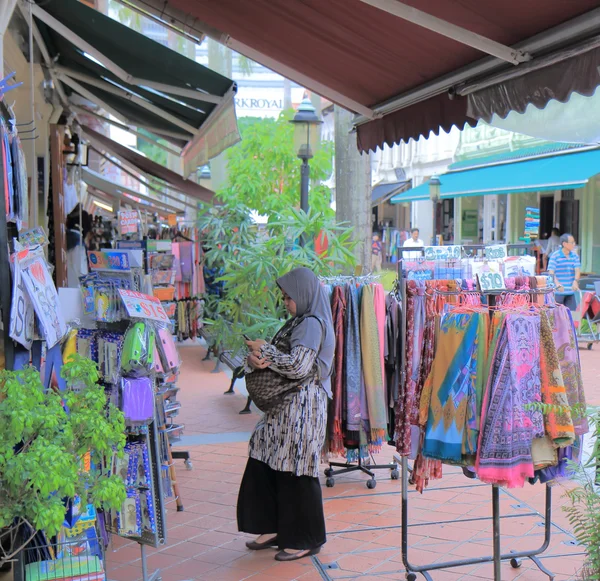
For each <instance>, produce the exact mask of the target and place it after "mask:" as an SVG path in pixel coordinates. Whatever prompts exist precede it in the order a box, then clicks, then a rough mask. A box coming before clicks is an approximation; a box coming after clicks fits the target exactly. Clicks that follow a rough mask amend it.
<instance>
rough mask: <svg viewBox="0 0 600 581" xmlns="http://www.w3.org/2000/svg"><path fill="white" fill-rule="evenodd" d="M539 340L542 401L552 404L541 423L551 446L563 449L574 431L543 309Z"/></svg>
mask: <svg viewBox="0 0 600 581" xmlns="http://www.w3.org/2000/svg"><path fill="white" fill-rule="evenodd" d="M540 340H541V347H542V349H541V353H540V366H541V381H542V402H543V403H544V404H548V405H552V406H553V409H552V411H550V412H548V413H545V414H544V425H545V426H546V433H547V434H548V436H549V437H550V439H551V440H552V442H553V443H554V445H555V446H556V447H557V448H564V447H565V446H569V445H571V444H572V443H573V442H574V441H575V431H574V429H573V419H572V418H571V411H570V409H569V400H568V398H567V392H566V390H565V383H564V381H563V376H562V372H561V370H560V362H559V360H558V353H557V351H556V345H555V343H554V337H553V336H552V327H551V326H550V320H549V319H548V313H547V312H546V311H541V312H540ZM557 406H558V407H557Z"/></svg>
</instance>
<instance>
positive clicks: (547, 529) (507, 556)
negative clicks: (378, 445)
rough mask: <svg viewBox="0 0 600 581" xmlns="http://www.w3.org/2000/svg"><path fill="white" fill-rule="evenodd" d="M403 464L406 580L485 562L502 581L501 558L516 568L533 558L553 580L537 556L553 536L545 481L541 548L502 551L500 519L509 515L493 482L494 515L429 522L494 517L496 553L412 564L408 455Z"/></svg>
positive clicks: (549, 492) (549, 503)
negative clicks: (418, 575)
mask: <svg viewBox="0 0 600 581" xmlns="http://www.w3.org/2000/svg"><path fill="white" fill-rule="evenodd" d="M400 465H401V467H402V470H401V474H402V563H403V564H404V567H406V579H407V581H416V579H417V574H418V573H420V574H421V575H422V576H423V577H424V578H425V579H427V581H433V577H431V575H429V571H438V570H440V569H452V568H454V567H464V566H466V565H480V564H483V563H493V564H494V581H502V571H501V567H502V561H510V565H511V567H512V568H513V569H518V568H519V567H520V566H521V562H522V559H531V560H532V561H533V562H534V563H535V564H536V565H537V567H538V569H539V570H540V571H541V572H542V573H544V574H546V575H547V576H548V577H549V579H550V580H551V581H553V579H554V573H552V572H551V571H549V570H548V569H546V567H544V565H543V564H542V562H541V561H540V560H539V559H538V558H537V556H538V555H541V554H542V553H544V552H545V551H546V549H547V548H548V546H549V545H550V538H551V535H552V488H551V487H550V486H548V485H547V484H546V501H545V509H544V542H543V543H542V546H541V547H540V548H539V549H535V550H532V551H520V552H513V553H502V548H501V544H500V539H501V533H500V521H501V519H503V518H508V517H507V516H504V517H503V516H501V515H500V488H499V487H498V486H497V485H495V484H493V485H492V516H491V517H477V518H473V519H452V520H444V521H437V522H434V523H430V524H432V525H441V524H444V525H447V524H452V523H458V522H469V521H474V520H478V521H479V520H490V518H491V519H492V531H493V533H492V535H493V554H492V555H488V556H485V557H473V558H472V559H457V560H455V561H445V562H436V563H428V564H426V565H413V564H412V563H411V562H410V561H409V555H408V553H409V544H408V529H409V528H410V525H409V524H408V473H409V472H410V469H409V467H408V460H407V459H406V457H405V456H404V457H402V460H401V462H400ZM536 514H537V513H533V512H532V513H527V514H524V515H523V514H520V515H519V516H534V515H536Z"/></svg>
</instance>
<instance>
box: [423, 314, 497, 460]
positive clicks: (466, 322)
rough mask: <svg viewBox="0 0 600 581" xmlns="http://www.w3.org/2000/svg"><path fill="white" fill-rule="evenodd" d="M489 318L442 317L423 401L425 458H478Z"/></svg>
mask: <svg viewBox="0 0 600 581" xmlns="http://www.w3.org/2000/svg"><path fill="white" fill-rule="evenodd" d="M486 319H487V312H486V313H472V312H471V313H452V312H450V313H447V314H445V315H444V316H443V317H442V320H441V324H440V334H439V338H438V342H437V350H436V355H435V359H434V361H433V367H432V370H431V374H430V375H429V378H428V379H427V383H426V388H425V389H424V392H423V397H422V399H421V414H420V419H421V423H422V424H423V425H425V439H424V444H423V455H424V456H427V457H430V458H438V459H440V460H445V461H447V462H452V463H460V462H461V460H462V459H463V457H464V456H469V455H474V454H475V451H476V447H477V439H478V435H479V433H478V424H477V418H478V417H479V411H478V410H477V399H478V397H477V391H478V390H479V391H480V392H481V386H480V385H479V389H478V377H479V378H480V377H482V374H481V372H482V371H483V365H482V364H483V361H480V360H479V356H480V353H483V352H482V351H480V349H479V343H480V341H482V342H483V343H484V345H485V344H486V342H487V326H486V325H485V323H484V322H483V321H485V320H486ZM480 323H481V324H480ZM426 394H427V395H426ZM479 399H481V396H480V398H479Z"/></svg>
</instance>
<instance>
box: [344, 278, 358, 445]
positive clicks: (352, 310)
mask: <svg viewBox="0 0 600 581" xmlns="http://www.w3.org/2000/svg"><path fill="white" fill-rule="evenodd" d="M345 290H346V320H345V325H344V334H345V341H344V359H345V366H344V370H343V374H344V385H345V386H346V394H345V395H346V397H345V400H344V404H345V405H344V424H345V431H346V440H347V443H348V444H350V443H355V444H358V441H359V432H360V419H361V413H360V392H361V382H362V375H363V374H362V358H361V352H360V329H359V312H358V311H359V309H358V289H357V288H356V286H354V285H352V284H350V285H347V286H346V289H345Z"/></svg>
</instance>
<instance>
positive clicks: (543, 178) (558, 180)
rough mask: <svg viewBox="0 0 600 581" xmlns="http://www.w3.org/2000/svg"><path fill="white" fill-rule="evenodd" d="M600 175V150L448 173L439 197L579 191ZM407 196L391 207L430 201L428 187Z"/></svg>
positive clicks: (393, 199)
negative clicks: (402, 203)
mask: <svg viewBox="0 0 600 581" xmlns="http://www.w3.org/2000/svg"><path fill="white" fill-rule="evenodd" d="M599 173H600V149H592V150H586V151H575V152H569V153H564V154H560V155H554V156H545V157H538V158H535V159H523V160H518V161H514V162H512V163H501V164H497V165H488V166H484V167H475V168H473V169H470V170H464V171H456V172H449V173H446V174H444V175H442V176H439V179H440V182H441V186H440V197H441V198H442V199H444V198H446V199H447V198H457V197H467V196H485V195H492V194H519V193H527V192H543V191H553V190H570V189H579V188H583V187H585V185H586V184H587V183H588V181H589V180H590V178H592V177H593V176H595V175H596V174H599ZM405 194H406V195H405ZM405 194H400V195H399V196H395V197H394V198H392V199H391V200H390V201H391V203H392V204H398V203H401V202H405V201H418V200H425V199H429V197H430V194H429V183H428V182H426V183H424V184H421V185H420V186H417V187H416V188H413V189H412V190H408V191H407V192H405ZM403 196H404V197H403Z"/></svg>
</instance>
